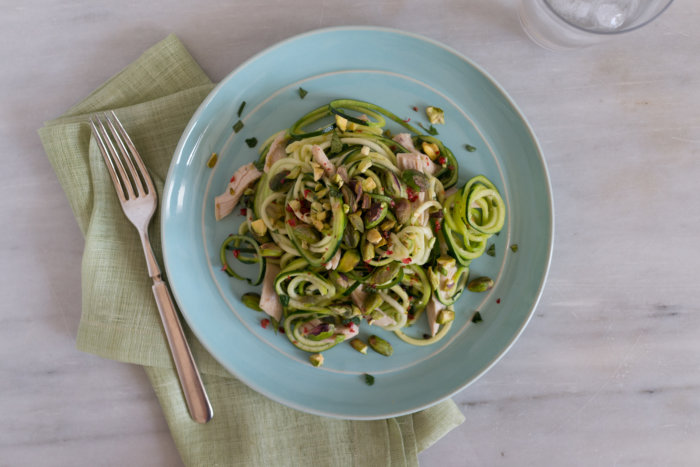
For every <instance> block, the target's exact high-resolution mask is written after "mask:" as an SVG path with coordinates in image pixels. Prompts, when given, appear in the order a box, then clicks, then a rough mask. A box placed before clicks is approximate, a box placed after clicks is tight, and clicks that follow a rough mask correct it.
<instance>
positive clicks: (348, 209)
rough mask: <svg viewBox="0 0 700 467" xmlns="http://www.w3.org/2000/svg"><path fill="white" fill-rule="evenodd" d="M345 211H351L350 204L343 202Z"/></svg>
mask: <svg viewBox="0 0 700 467" xmlns="http://www.w3.org/2000/svg"><path fill="white" fill-rule="evenodd" d="M343 212H344V213H345V214H347V213H349V212H350V206H348V205H347V204H345V203H343Z"/></svg>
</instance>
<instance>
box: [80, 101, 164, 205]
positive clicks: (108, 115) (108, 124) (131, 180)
mask: <svg viewBox="0 0 700 467" xmlns="http://www.w3.org/2000/svg"><path fill="white" fill-rule="evenodd" d="M90 125H91V126H92V131H93V134H94V135H95V138H96V140H97V145H98V147H99V148H100V152H101V153H102V157H104V160H105V163H106V165H107V169H108V171H109V174H110V176H111V177H112V182H113V183H114V186H115V188H116V189H117V195H118V196H119V200H120V201H122V202H124V201H127V200H130V199H134V198H138V197H140V196H144V195H149V194H152V193H155V189H154V187H153V182H152V181H151V178H150V177H149V175H148V170H147V169H146V166H145V165H144V163H143V160H141V156H139V153H138V151H137V150H136V147H135V146H134V143H133V142H132V141H131V138H130V137H129V135H128V134H127V132H126V130H125V129H124V126H123V125H122V123H121V122H120V121H119V118H117V115H116V114H115V113H114V111H109V112H103V113H102V114H101V115H100V114H93V115H91V116H90Z"/></svg>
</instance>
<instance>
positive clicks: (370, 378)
mask: <svg viewBox="0 0 700 467" xmlns="http://www.w3.org/2000/svg"><path fill="white" fill-rule="evenodd" d="M365 384H367V386H372V385H373V384H374V376H372V375H370V374H369V373H365Z"/></svg>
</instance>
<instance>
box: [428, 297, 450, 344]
mask: <svg viewBox="0 0 700 467" xmlns="http://www.w3.org/2000/svg"><path fill="white" fill-rule="evenodd" d="M444 309H445V305H443V304H442V303H440V302H439V301H438V300H437V299H436V298H435V297H431V298H430V301H429V302H428V306H427V307H426V308H425V315H426V316H427V317H428V327H429V328H430V335H431V336H434V335H435V334H436V333H437V332H438V329H440V325H439V324H438V323H437V316H438V313H440V311H442V310H444Z"/></svg>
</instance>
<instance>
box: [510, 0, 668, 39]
mask: <svg viewBox="0 0 700 467" xmlns="http://www.w3.org/2000/svg"><path fill="white" fill-rule="evenodd" d="M671 3H673V0H521V3H520V11H519V15H520V24H521V25H522V26H523V30H524V31H525V33H527V35H528V36H529V37H530V39H532V40H533V41H534V42H535V43H536V44H538V45H540V46H542V47H544V48H547V49H551V50H562V49H569V48H574V47H585V46H589V45H592V44H596V43H598V42H601V41H603V40H605V39H610V38H612V37H615V36H619V35H621V34H625V33H628V32H630V31H634V30H636V29H639V28H641V27H642V26H644V25H646V24H649V23H650V22H651V21H653V20H654V19H655V18H657V17H658V16H659V15H660V14H661V13H663V12H664V11H665V10H666V9H667V8H668V7H669V6H670V5H671Z"/></svg>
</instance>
